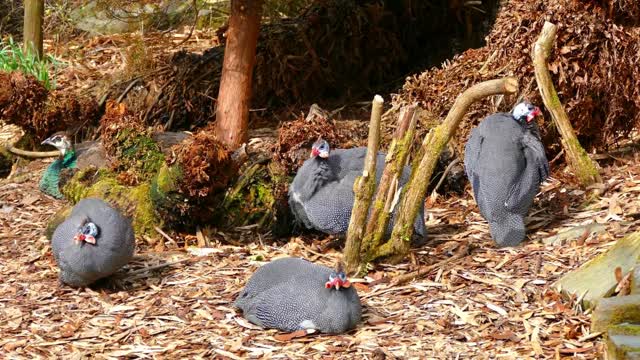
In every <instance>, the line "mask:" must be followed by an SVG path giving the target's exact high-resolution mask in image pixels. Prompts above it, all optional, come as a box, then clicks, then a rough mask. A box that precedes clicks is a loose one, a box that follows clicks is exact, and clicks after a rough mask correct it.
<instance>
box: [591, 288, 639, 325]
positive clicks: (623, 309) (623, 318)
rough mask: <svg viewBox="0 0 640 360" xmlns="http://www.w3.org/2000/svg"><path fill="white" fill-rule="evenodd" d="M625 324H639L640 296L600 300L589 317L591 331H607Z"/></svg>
mask: <svg viewBox="0 0 640 360" xmlns="http://www.w3.org/2000/svg"><path fill="white" fill-rule="evenodd" d="M625 322H626V323H640V295H627V296H614V297H610V298H604V299H600V300H599V301H598V304H597V305H596V308H595V309H594V311H593V315H592V317H591V331H592V332H598V331H607V330H608V329H609V327H610V326H613V325H618V324H621V323H625Z"/></svg>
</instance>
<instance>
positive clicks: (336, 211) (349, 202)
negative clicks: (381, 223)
mask: <svg viewBox="0 0 640 360" xmlns="http://www.w3.org/2000/svg"><path fill="white" fill-rule="evenodd" d="M366 154H367V148H365V147H358V148H353V149H335V150H330V148H329V143H327V141H325V140H323V139H318V140H317V141H316V142H315V143H314V144H313V146H312V147H311V158H309V159H307V160H305V162H304V163H303V164H302V166H301V167H300V169H299V170H298V172H297V174H296V176H295V177H294V179H293V182H292V183H291V185H290V186H289V207H290V208H291V212H292V213H293V215H294V216H295V218H296V220H297V222H298V223H301V224H302V225H304V226H305V227H306V228H308V229H315V230H319V231H322V232H324V233H328V234H337V235H344V234H346V232H347V229H348V228H349V220H350V219H351V210H352V209H353V201H354V193H353V183H354V182H355V180H356V178H357V177H358V176H361V175H362V170H363V168H364V159H365V156H366ZM385 156H386V154H385V153H383V152H378V156H377V158H376V187H377V185H378V183H379V182H380V178H381V177H382V172H383V171H384V166H385V162H384V160H385ZM410 175H411V168H410V167H409V166H405V167H404V169H403V171H402V175H401V177H400V180H399V186H403V185H404V184H406V182H407V181H408V180H409V176H410ZM399 192H400V189H398V193H399ZM396 214H397V207H396V208H395V209H394V212H393V216H392V218H391V219H390V222H389V226H388V227H387V233H386V236H387V237H388V236H389V235H390V234H391V230H392V229H393V220H394V219H395V216H396ZM414 233H415V234H414V235H416V236H414V239H413V240H414V244H417V245H419V244H421V243H422V242H424V237H425V236H426V229H425V225H424V204H421V205H420V211H419V213H418V215H417V216H416V219H415V222H414Z"/></svg>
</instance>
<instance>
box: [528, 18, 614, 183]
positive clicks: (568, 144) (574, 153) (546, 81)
mask: <svg viewBox="0 0 640 360" xmlns="http://www.w3.org/2000/svg"><path fill="white" fill-rule="evenodd" d="M556 31H557V27H556V26H555V25H554V24H552V23H550V22H548V21H547V22H545V23H544V26H543V27H542V32H541V33H540V37H539V38H538V40H537V41H536V44H535V46H534V48H533V64H534V67H535V74H536V82H537V83H538V88H539V89H540V95H541V96H542V101H543V102H544V105H545V106H546V107H547V109H548V110H549V112H550V113H551V118H552V119H553V122H554V123H555V125H556V128H557V129H558V131H559V132H560V135H561V142H562V148H563V149H564V153H565V154H566V155H567V163H568V164H569V166H570V167H571V168H572V169H573V172H574V174H575V175H576V177H577V178H578V181H580V184H581V185H582V186H585V187H586V186H589V185H591V184H594V183H599V182H602V179H601V178H600V173H599V172H598V168H597V165H596V164H595V163H594V162H593V161H592V160H591V159H590V158H589V155H587V152H586V151H584V149H583V148H582V146H581V145H580V142H579V141H578V138H577V137H576V134H575V132H574V131H573V127H571V123H570V122H569V117H568V116H567V113H566V112H565V110H564V106H562V103H561V102H560V99H559V98H558V93H557V92H556V90H555V88H554V86H553V81H552V80H551V74H550V73H549V68H548V65H547V59H548V58H549V54H550V53H551V47H552V46H553V42H554V41H555V39H556Z"/></svg>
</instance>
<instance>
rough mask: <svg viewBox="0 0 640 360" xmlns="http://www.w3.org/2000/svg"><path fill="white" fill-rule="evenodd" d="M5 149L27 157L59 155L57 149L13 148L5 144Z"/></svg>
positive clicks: (36, 157)
mask: <svg viewBox="0 0 640 360" xmlns="http://www.w3.org/2000/svg"><path fill="white" fill-rule="evenodd" d="M6 149H7V151H8V152H10V153H12V154H14V155H18V156H22V157H25V158H29V159H38V158H48V157H56V156H60V152H59V151H57V150H56V151H27V150H21V149H17V148H14V147H13V146H7V147H6Z"/></svg>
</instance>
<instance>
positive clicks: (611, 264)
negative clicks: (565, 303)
mask: <svg viewBox="0 0 640 360" xmlns="http://www.w3.org/2000/svg"><path fill="white" fill-rule="evenodd" d="M638 260H640V232H635V233H632V234H629V235H627V236H625V237H624V238H622V239H619V240H618V241H617V242H616V243H615V244H614V245H613V246H612V247H611V248H610V249H609V250H608V251H607V252H605V253H604V254H600V255H598V256H597V257H595V258H594V259H591V260H590V261H588V262H586V263H585V264H584V265H582V266H581V267H580V268H578V269H575V270H573V271H571V272H570V273H568V274H566V275H564V276H563V277H561V278H560V279H558V281H556V282H555V283H554V284H553V287H555V288H558V289H559V290H560V291H562V292H564V293H566V294H575V295H576V296H579V297H582V300H583V305H584V306H585V307H586V308H590V307H593V306H594V305H595V304H596V303H598V302H599V301H600V300H601V299H603V298H604V297H606V296H608V295H610V294H611V293H612V292H613V290H614V289H615V287H616V285H617V284H618V281H617V279H616V275H615V269H616V268H617V267H620V269H621V270H622V273H623V274H626V273H628V272H629V271H631V270H632V269H633V268H634V267H635V266H636V264H637V263H638ZM639 305H640V303H639Z"/></svg>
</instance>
